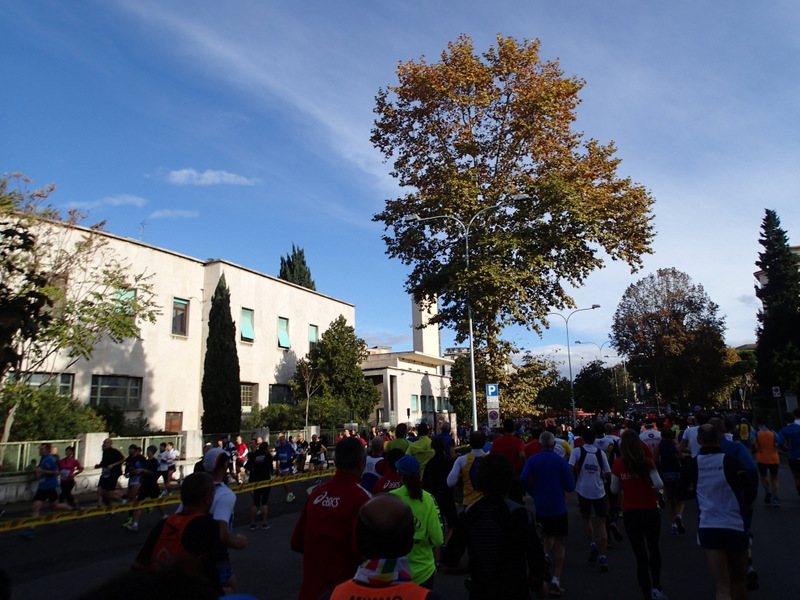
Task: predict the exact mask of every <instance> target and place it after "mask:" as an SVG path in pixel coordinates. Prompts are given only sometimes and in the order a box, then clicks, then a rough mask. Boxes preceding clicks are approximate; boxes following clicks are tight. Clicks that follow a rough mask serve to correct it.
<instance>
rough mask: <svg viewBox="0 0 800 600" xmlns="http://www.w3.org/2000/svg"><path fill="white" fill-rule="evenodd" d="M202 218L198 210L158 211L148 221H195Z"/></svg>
mask: <svg viewBox="0 0 800 600" xmlns="http://www.w3.org/2000/svg"><path fill="white" fill-rule="evenodd" d="M198 216H200V213H198V212H197V211H196V210H169V209H167V210H157V211H155V212H154V213H152V214H151V215H150V216H149V217H148V219H193V218H195V217H198Z"/></svg>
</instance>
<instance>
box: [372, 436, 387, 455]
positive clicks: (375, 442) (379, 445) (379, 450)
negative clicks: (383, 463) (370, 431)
mask: <svg viewBox="0 0 800 600" xmlns="http://www.w3.org/2000/svg"><path fill="white" fill-rule="evenodd" d="M384 441H385V440H384V439H383V438H382V437H381V436H379V435H376V436H375V437H374V438H372V441H371V442H370V446H369V448H370V452H371V453H372V456H381V455H382V454H383V442H384Z"/></svg>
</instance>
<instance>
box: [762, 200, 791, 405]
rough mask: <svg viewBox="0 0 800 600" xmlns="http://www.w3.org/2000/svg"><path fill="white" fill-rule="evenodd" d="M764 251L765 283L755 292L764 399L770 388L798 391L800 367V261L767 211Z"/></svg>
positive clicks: (776, 216) (763, 279) (763, 237)
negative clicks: (758, 303) (758, 309)
mask: <svg viewBox="0 0 800 600" xmlns="http://www.w3.org/2000/svg"><path fill="white" fill-rule="evenodd" d="M758 241H759V243H760V244H761V245H762V246H763V247H764V251H763V252H760V253H759V255H758V258H759V260H758V261H757V262H756V265H757V266H758V268H759V269H760V270H761V271H762V273H763V277H762V281H763V282H764V283H763V285H761V287H757V288H756V296H757V297H758V298H759V299H760V300H761V310H760V311H759V312H758V322H759V327H758V330H757V332H756V336H757V342H758V347H757V350H756V355H757V357H758V367H757V369H756V380H757V381H758V385H759V389H760V394H761V395H762V397H768V396H771V388H772V387H774V386H777V387H780V388H781V392H784V391H786V390H787V389H795V391H797V388H796V386H797V384H798V366H800V257H798V255H797V254H795V253H793V252H792V250H791V248H790V247H789V241H788V238H787V236H786V231H784V230H783V229H781V222H780V219H779V218H778V215H777V214H776V213H775V211H772V210H767V211H766V216H765V217H764V221H763V223H762V226H761V238H760V239H759V240H758Z"/></svg>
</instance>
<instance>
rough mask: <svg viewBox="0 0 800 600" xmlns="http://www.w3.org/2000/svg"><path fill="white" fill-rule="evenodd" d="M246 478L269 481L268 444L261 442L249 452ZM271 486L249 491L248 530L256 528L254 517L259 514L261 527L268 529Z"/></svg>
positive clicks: (251, 481) (270, 463) (270, 470)
mask: <svg viewBox="0 0 800 600" xmlns="http://www.w3.org/2000/svg"><path fill="white" fill-rule="evenodd" d="M245 469H246V471H247V474H248V475H247V480H248V482H250V483H257V482H259V481H269V480H270V479H272V456H271V455H270V452H269V444H267V443H266V442H262V443H261V444H260V445H259V447H258V448H257V449H256V451H255V452H250V453H249V454H248V458H247V464H246V465H245ZM271 489H272V488H271V487H263V488H257V489H255V490H253V491H252V492H251V494H252V496H253V506H251V507H250V530H251V531H255V530H256V517H258V516H259V515H261V528H262V529H269V527H270V526H269V523H267V509H268V506H267V504H268V502H269V492H270V490H271Z"/></svg>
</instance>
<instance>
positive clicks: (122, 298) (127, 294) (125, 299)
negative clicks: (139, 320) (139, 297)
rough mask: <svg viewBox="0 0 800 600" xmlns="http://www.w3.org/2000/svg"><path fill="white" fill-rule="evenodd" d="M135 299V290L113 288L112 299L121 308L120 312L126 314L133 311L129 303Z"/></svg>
mask: <svg viewBox="0 0 800 600" xmlns="http://www.w3.org/2000/svg"><path fill="white" fill-rule="evenodd" d="M134 300H136V290H125V289H116V290H114V301H115V302H116V303H117V304H118V305H119V307H120V308H121V309H122V310H121V312H124V313H126V314H132V313H133V307H132V306H131V303H132V302H133V301H134Z"/></svg>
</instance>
